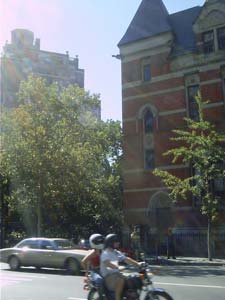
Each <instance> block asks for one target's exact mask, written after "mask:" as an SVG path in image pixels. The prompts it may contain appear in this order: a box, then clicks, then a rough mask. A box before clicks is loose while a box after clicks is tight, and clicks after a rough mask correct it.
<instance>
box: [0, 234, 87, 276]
mask: <svg viewBox="0 0 225 300" xmlns="http://www.w3.org/2000/svg"><path fill="white" fill-rule="evenodd" d="M87 253H88V251H87V250H82V249H76V247H75V245H74V244H73V243H72V242H71V241H69V240H67V239H61V238H28V239H25V240H22V241H21V242H19V243H18V244H17V245H16V246H14V247H12V248H4V249H1V250H0V261H1V262H4V263H8V264H9V266H10V268H11V269H12V270H17V269H19V268H20V267H21V266H33V267H36V268H42V267H44V268H58V269H65V270H66V271H67V272H68V273H70V274H79V273H80V270H81V260H82V258H83V257H84V256H85V255H86V254H87Z"/></svg>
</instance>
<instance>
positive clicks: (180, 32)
mask: <svg viewBox="0 0 225 300" xmlns="http://www.w3.org/2000/svg"><path fill="white" fill-rule="evenodd" d="M201 9H202V7H200V6H195V7H192V8H190V9H186V10H183V11H180V12H177V13H174V14H171V15H170V16H169V20H170V24H171V27H172V30H173V32H174V34H175V47H174V52H179V51H180V50H181V51H182V50H193V49H195V48H196V39H195V34H194V32H193V28H192V25H193V23H194V22H195V20H196V19H197V17H198V15H199V14H200V12H201Z"/></svg>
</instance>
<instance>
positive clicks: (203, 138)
mask: <svg viewBox="0 0 225 300" xmlns="http://www.w3.org/2000/svg"><path fill="white" fill-rule="evenodd" d="M196 101H197V104H198V111H199V120H192V119H190V118H185V121H186V123H187V130H173V132H174V133H175V135H176V136H175V137H173V138H171V140H173V141H176V142H179V143H180V142H181V145H180V146H178V147H177V148H174V149H171V150H169V151H167V152H165V153H164V155H171V156H172V157H173V160H172V162H173V163H176V162H177V161H178V160H181V161H182V162H183V163H184V164H188V165H189V166H190V167H192V170H194V172H192V173H193V174H192V176H190V177H188V178H184V179H182V178H178V177H176V176H175V175H173V174H171V173H169V172H167V171H162V170H159V169H155V170H154V172H153V173H154V174H155V175H156V176H160V177H161V178H162V181H163V182H164V184H165V185H166V186H167V187H168V189H169V190H170V195H171V197H172V199H173V200H174V201H175V202H176V201H178V200H180V199H188V197H190V195H193V196H194V197H197V198H198V199H200V201H201V206H200V208H201V212H202V214H204V215H206V216H207V220H208V230H207V244H208V258H209V259H210V260H211V259H212V251H211V231H212V224H213V223H214V221H216V219H217V216H218V211H219V204H220V203H219V202H220V199H219V197H217V195H216V193H215V191H214V183H215V180H218V179H224V178H225V170H224V168H222V167H221V164H222V163H223V162H224V158H225V147H224V145H225V144H224V142H225V135H224V134H221V133H219V132H217V131H216V128H215V125H213V124H211V123H210V122H208V121H206V120H204V118H203V106H204V104H205V103H206V102H205V103H204V102H203V101H202V99H201V95H200V94H198V96H197V97H196ZM223 200H224V199H223Z"/></svg>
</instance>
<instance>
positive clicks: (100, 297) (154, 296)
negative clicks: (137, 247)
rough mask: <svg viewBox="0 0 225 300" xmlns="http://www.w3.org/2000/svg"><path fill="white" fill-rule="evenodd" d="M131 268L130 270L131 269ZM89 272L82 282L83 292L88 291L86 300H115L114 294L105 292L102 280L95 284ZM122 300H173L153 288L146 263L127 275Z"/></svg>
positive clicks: (163, 291)
mask: <svg viewBox="0 0 225 300" xmlns="http://www.w3.org/2000/svg"><path fill="white" fill-rule="evenodd" d="M131 268H132V269H131ZM123 270H133V267H125V268H123ZM92 275H93V274H91V272H89V273H88V275H87V277H86V278H85V280H84V282H85V285H84V290H86V291H88V297H87V299H88V300H115V294H114V292H111V291H109V290H107V288H106V287H105V285H104V279H102V281H101V282H99V281H98V282H96V281H95V280H94V278H93V276H92ZM122 299H124V300H139V299H143V300H160V299H162V300H163V299H164V300H173V298H172V297H171V296H170V295H169V294H168V293H167V292H166V291H165V290H164V289H161V288H155V287H154V284H153V281H152V275H151V274H150V269H149V266H148V264H147V263H143V265H142V266H141V268H140V270H138V272H136V274H135V273H134V272H131V274H127V276H126V280H125V286H124V290H123V295H122Z"/></svg>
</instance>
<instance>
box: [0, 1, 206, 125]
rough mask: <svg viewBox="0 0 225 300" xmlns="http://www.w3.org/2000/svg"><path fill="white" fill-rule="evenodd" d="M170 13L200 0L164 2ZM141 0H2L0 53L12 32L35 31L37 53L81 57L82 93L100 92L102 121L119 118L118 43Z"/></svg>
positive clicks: (193, 4)
mask: <svg viewBox="0 0 225 300" xmlns="http://www.w3.org/2000/svg"><path fill="white" fill-rule="evenodd" d="M163 2H164V4H165V6H166V7H167V10H168V12H169V13H170V14H171V13H174V12H177V11H181V10H184V9H187V8H190V7H193V6H198V5H200V6H202V5H203V4H204V2H205V1H204V0H163ZM140 3H141V0H0V52H1V53H2V47H3V46H4V44H5V42H6V40H8V42H10V41H11V31H12V30H13V29H15V28H23V29H29V30H31V31H33V33H34V38H40V40H41V50H46V51H53V52H58V53H66V51H69V55H70V56H71V57H75V55H78V56H79V67H80V68H81V69H84V70H85V89H86V90H88V91H90V93H91V94H94V93H97V94H100V99H101V109H102V119H103V120H108V119H112V120H120V121H121V119H122V109H121V108H122V96H121V62H120V61H119V60H118V59H115V58H113V57H112V55H116V54H119V49H118V47H117V44H118V42H119V41H120V39H121V38H122V36H123V35H124V33H125V31H126V30H127V28H128V26H129V24H130V22H131V20H132V18H133V17H134V15H135V13H136V11H137V9H138V7H139V5H140Z"/></svg>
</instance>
